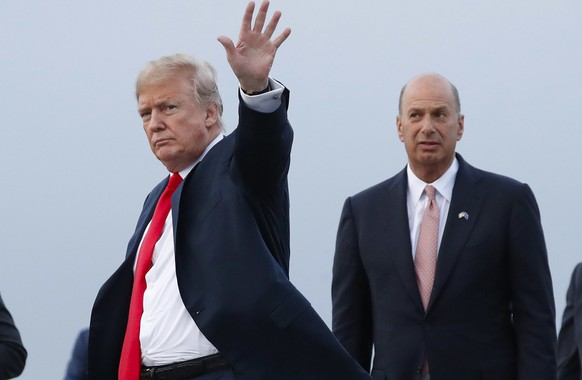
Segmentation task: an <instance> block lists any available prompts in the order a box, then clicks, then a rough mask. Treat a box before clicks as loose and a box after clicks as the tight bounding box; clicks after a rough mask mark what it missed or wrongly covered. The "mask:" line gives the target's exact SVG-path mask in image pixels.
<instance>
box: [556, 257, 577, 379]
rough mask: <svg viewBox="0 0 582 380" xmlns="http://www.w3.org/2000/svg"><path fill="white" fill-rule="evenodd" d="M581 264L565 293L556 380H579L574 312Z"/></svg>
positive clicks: (575, 270)
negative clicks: (577, 278)
mask: <svg viewBox="0 0 582 380" xmlns="http://www.w3.org/2000/svg"><path fill="white" fill-rule="evenodd" d="M580 271H582V264H578V265H577V266H576V268H575V269H574V272H573V273H572V280H571V281H570V286H569V287H568V292H567V293H566V308H565V309H564V315H563V317H562V327H561V328H560V335H559V336H558V380H580V360H579V351H578V344H577V343H576V323H575V310H574V305H575V304H576V300H577V297H579V295H578V294H577V289H576V277H577V276H579V275H580V274H582V272H580Z"/></svg>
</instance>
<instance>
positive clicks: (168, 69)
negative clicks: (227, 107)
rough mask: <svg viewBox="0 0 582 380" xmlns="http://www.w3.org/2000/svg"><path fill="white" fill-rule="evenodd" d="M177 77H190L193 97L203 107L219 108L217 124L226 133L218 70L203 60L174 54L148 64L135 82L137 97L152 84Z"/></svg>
mask: <svg viewBox="0 0 582 380" xmlns="http://www.w3.org/2000/svg"><path fill="white" fill-rule="evenodd" d="M176 75H189V76H190V80H191V84H192V94H191V95H192V97H193V98H194V100H195V101H196V102H197V103H199V104H203V105H213V104H215V105H216V106H217V108H218V119H217V122H218V124H219V126H220V128H221V130H222V131H223V132H224V130H225V127H224V124H223V122H222V112H223V104H222V98H221V96H220V92H219V91H218V85H217V84H216V70H215V69H214V67H213V66H212V65H211V64H210V63H208V62H206V61H204V60H201V59H198V58H195V57H192V56H190V55H187V54H174V55H169V56H165V57H161V58H159V59H156V60H153V61H150V62H148V63H146V64H145V65H144V66H143V67H142V69H141V70H140V72H139V74H138V76H137V80H136V82H135V96H136V98H139V94H140V92H141V90H142V89H143V88H144V87H145V86H147V85H150V84H156V83H160V82H163V81H164V80H166V79H168V78H170V77H173V76H176Z"/></svg>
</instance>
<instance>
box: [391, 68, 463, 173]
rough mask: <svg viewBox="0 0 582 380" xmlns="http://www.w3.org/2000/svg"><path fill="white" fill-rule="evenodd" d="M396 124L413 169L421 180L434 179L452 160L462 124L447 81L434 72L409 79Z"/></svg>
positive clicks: (461, 117) (461, 116)
mask: <svg viewBox="0 0 582 380" xmlns="http://www.w3.org/2000/svg"><path fill="white" fill-rule="evenodd" d="M396 124H397V127H398V136H399V137H400V141H402V142H404V146H405V148H406V153H407V154H408V162H409V163H410V165H411V169H412V170H413V172H414V173H415V174H416V175H417V176H419V177H420V179H422V180H424V181H425V182H433V181H434V180H436V179H438V178H439V177H440V176H441V175H442V174H443V173H444V172H445V171H446V170H447V169H448V168H449V166H450V165H451V163H452V162H453V159H454V156H455V146H456V143H457V141H459V140H460V139H461V137H462V135H463V128H464V119H463V115H460V114H459V113H458V110H457V107H456V102H455V98H454V95H453V92H452V88H451V86H450V84H449V82H447V81H446V80H445V79H444V78H442V77H439V76H434V75H425V76H421V77H418V78H415V79H413V80H412V81H411V82H410V83H409V84H408V85H407V87H406V90H405V91H404V94H403V96H402V110H401V114H400V115H399V116H398V118H397V120H396ZM425 173H426V174H428V176H425V175H424V174H425ZM423 177H425V178H423ZM435 177H436V178H435Z"/></svg>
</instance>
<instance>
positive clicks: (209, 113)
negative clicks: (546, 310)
mask: <svg viewBox="0 0 582 380" xmlns="http://www.w3.org/2000/svg"><path fill="white" fill-rule="evenodd" d="M217 121H218V106H217V105H216V104H210V105H209V106H207V107H206V118H205V119H204V124H205V125H206V128H211V127H212V126H214V125H215V124H216V122H217Z"/></svg>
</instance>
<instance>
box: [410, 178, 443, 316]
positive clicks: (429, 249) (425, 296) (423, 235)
mask: <svg viewBox="0 0 582 380" xmlns="http://www.w3.org/2000/svg"><path fill="white" fill-rule="evenodd" d="M424 191H425V193H426V195H427V196H428V205H427V206H426V209H425V210H424V215H423V216H422V221H421V222H420V234H419V236H418V243H417V245H416V255H415V256H414V265H415V267H416V280H417V282H418V290H420V296H421V298H422V304H423V306H424V309H425V310H426V309H427V307H428V301H429V299H430V293H431V292H432V286H433V284H434V274H435V271H436V262H437V248H438V239H439V207H438V205H437V203H436V199H435V192H436V189H435V188H434V187H432V186H431V185H428V186H426V187H425V189H424Z"/></svg>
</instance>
